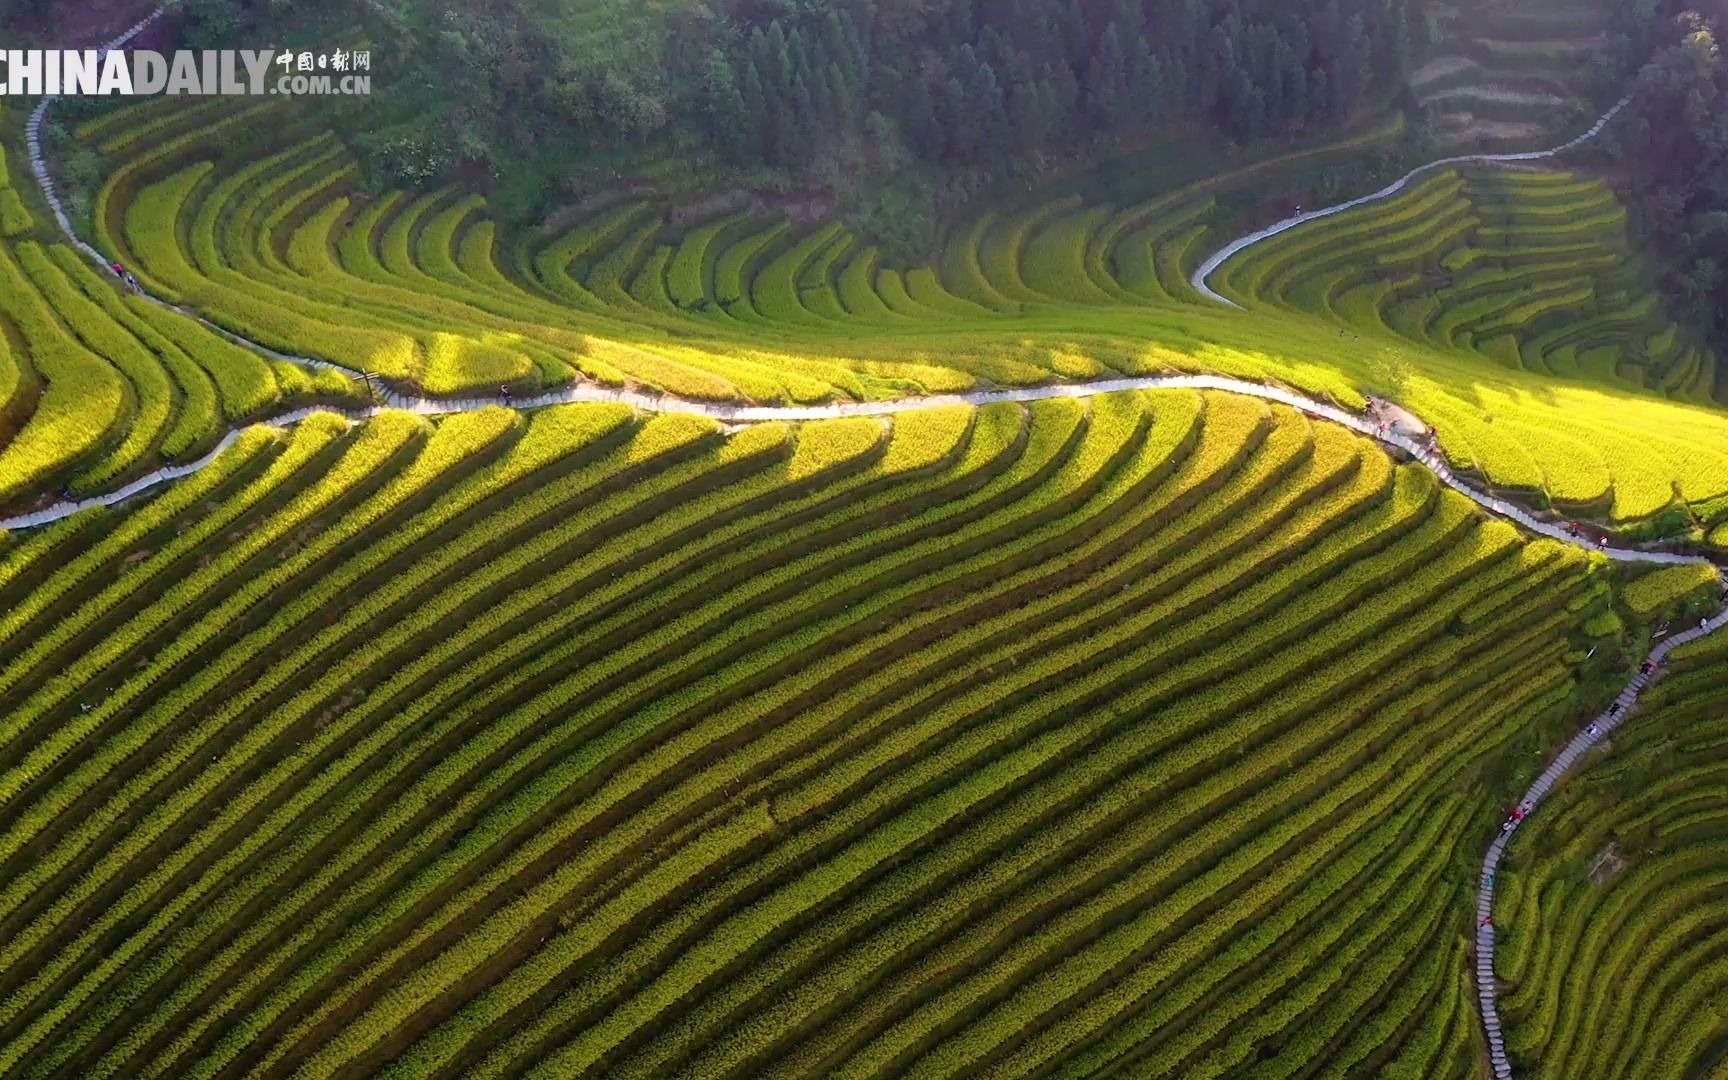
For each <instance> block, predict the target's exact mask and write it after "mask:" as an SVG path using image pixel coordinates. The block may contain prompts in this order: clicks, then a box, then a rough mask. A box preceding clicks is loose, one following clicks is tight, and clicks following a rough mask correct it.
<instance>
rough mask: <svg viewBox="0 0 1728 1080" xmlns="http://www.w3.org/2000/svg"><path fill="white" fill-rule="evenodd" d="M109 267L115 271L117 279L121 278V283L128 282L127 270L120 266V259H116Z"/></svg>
mask: <svg viewBox="0 0 1728 1080" xmlns="http://www.w3.org/2000/svg"><path fill="white" fill-rule="evenodd" d="M108 267H109V269H111V270H113V271H114V276H115V277H117V278H119V279H120V280H121V281H125V280H126V268H125V267H124V266H121V265H120V260H119V259H115V260H114V261H113V262H111V263H109V264H108Z"/></svg>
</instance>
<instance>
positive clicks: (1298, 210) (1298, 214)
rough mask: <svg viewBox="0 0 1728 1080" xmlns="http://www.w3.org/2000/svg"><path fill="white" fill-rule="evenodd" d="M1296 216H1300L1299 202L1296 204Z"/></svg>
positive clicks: (1300, 207)
mask: <svg viewBox="0 0 1728 1080" xmlns="http://www.w3.org/2000/svg"><path fill="white" fill-rule="evenodd" d="M1296 216H1297V217H1301V216H1302V204H1301V203H1297V204H1296Z"/></svg>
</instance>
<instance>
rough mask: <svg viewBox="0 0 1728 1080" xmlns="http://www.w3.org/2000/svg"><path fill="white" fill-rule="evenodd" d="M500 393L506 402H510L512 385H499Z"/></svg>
mask: <svg viewBox="0 0 1728 1080" xmlns="http://www.w3.org/2000/svg"><path fill="white" fill-rule="evenodd" d="M498 394H499V396H500V397H502V398H503V399H504V404H506V405H508V404H510V387H509V385H508V384H502V385H500V386H499V387H498Z"/></svg>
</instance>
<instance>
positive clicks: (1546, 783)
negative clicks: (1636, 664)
mask: <svg viewBox="0 0 1728 1080" xmlns="http://www.w3.org/2000/svg"><path fill="white" fill-rule="evenodd" d="M1724 626H1728V611H1723V612H1721V613H1720V614H1718V615H1717V616H1716V617H1715V618H1713V619H1710V620H1709V621H1708V622H1706V623H1705V624H1704V626H1703V627H1702V628H1700V627H1693V628H1692V629H1690V630H1687V631H1685V632H1683V633H1679V634H1675V635H1673V636H1671V637H1668V638H1664V639H1663V640H1662V641H1661V642H1660V643H1659V644H1657V646H1656V647H1655V648H1653V649H1651V650H1650V655H1649V657H1648V658H1647V659H1648V660H1649V661H1650V663H1651V664H1654V665H1656V671H1654V672H1652V673H1651V674H1650V675H1644V674H1642V673H1640V674H1638V675H1636V676H1634V677H1633V679H1632V681H1631V682H1629V683H1627V684H1626V688H1625V689H1624V690H1621V691H1620V695H1619V696H1618V697H1616V698H1615V699H1614V705H1613V706H1611V707H1610V708H1611V709H1612V711H1610V712H1604V713H1602V714H1601V715H1599V716H1597V717H1596V719H1595V720H1594V721H1593V722H1591V723H1590V724H1588V725H1586V727H1585V728H1584V730H1583V731H1580V732H1579V733H1578V734H1576V735H1574V736H1572V740H1571V741H1570V742H1568V743H1567V744H1566V746H1565V747H1564V748H1563V749H1562V750H1561V751H1560V753H1559V754H1557V755H1556V756H1555V757H1554V760H1552V761H1550V762H1549V763H1548V767H1547V768H1546V769H1544V770H1542V775H1541V776H1538V777H1537V778H1536V780H1535V782H1534V783H1532V784H1531V785H1530V788H1529V790H1528V791H1526V792H1525V793H1524V798H1523V799H1522V800H1521V801H1520V802H1519V808H1520V809H1521V810H1522V811H1523V814H1521V815H1520V816H1519V817H1518V818H1508V819H1507V820H1506V822H1505V824H1504V825H1503V826H1502V827H1501V831H1500V835H1499V836H1496V837H1495V838H1494V842H1493V843H1492V844H1490V845H1488V853H1487V854H1486V855H1484V856H1483V857H1482V876H1481V878H1480V879H1479V880H1478V881H1477V884H1476V923H1477V925H1476V998H1477V1003H1478V1005H1479V1007H1480V1010H1481V1013H1482V1026H1483V1029H1484V1030H1485V1031H1486V1032H1487V1034H1488V1054H1489V1058H1490V1060H1491V1061H1492V1063H1493V1066H1494V1076H1495V1080H1512V1062H1511V1060H1510V1059H1509V1058H1508V1057H1507V1056H1506V1041H1505V1039H1504V1037H1503V1035H1502V1032H1501V1030H1500V1010H1499V1008H1498V1006H1497V1004H1496V1000H1495V999H1496V997H1497V995H1498V992H1499V984H1498V982H1497V981H1496V979H1495V976H1494V922H1493V916H1494V885H1495V874H1496V872H1497V871H1498V870H1499V868H1500V860H1501V858H1502V857H1504V855H1505V854H1506V845H1507V844H1508V843H1510V842H1511V840H1512V837H1513V836H1514V835H1515V834H1516V833H1517V832H1518V828H1519V826H1520V825H1522V824H1523V823H1524V822H1525V821H1528V820H1529V819H1530V818H1529V815H1530V813H1531V812H1532V811H1534V810H1535V809H1536V808H1537V807H1538V806H1541V805H1542V800H1544V799H1546V798H1547V797H1548V793H1549V792H1550V791H1552V790H1553V789H1554V785H1556V784H1558V783H1559V782H1560V780H1561V778H1562V777H1563V776H1565V774H1566V772H1567V771H1568V770H1569V769H1571V768H1572V766H1573V765H1575V764H1577V762H1578V759H1579V758H1581V757H1583V756H1584V755H1585V754H1586V753H1587V752H1589V750H1590V749H1591V748H1592V747H1594V746H1596V745H1597V744H1598V743H1600V742H1601V741H1602V740H1604V739H1606V738H1607V737H1608V736H1609V735H1610V734H1611V733H1612V732H1613V731H1614V729H1615V728H1617V727H1619V726H1620V725H1621V724H1622V723H1624V722H1625V720H1626V718H1627V716H1628V715H1630V714H1631V712H1632V708H1633V706H1634V705H1635V704H1637V701H1638V697H1639V695H1640V694H1642V693H1643V692H1644V688H1645V687H1646V686H1648V685H1649V684H1650V681H1651V680H1652V679H1654V678H1655V677H1656V675H1657V674H1659V673H1660V670H1661V664H1662V662H1663V661H1664V660H1666V659H1667V658H1668V654H1669V653H1671V652H1673V651H1674V650H1675V649H1677V648H1679V647H1680V646H1682V645H1685V644H1688V643H1690V642H1693V641H1697V640H1698V639H1699V638H1701V637H1704V636H1706V635H1708V634H1713V633H1715V632H1716V631H1718V630H1720V629H1722V628H1723V627H1724Z"/></svg>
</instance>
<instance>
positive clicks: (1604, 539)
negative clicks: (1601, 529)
mask: <svg viewBox="0 0 1728 1080" xmlns="http://www.w3.org/2000/svg"><path fill="white" fill-rule="evenodd" d="M1596 545H1597V546H1598V547H1603V548H1605V547H1607V546H1608V534H1607V533H1603V534H1602V537H1601V539H1599V540H1597V541H1596Z"/></svg>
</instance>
